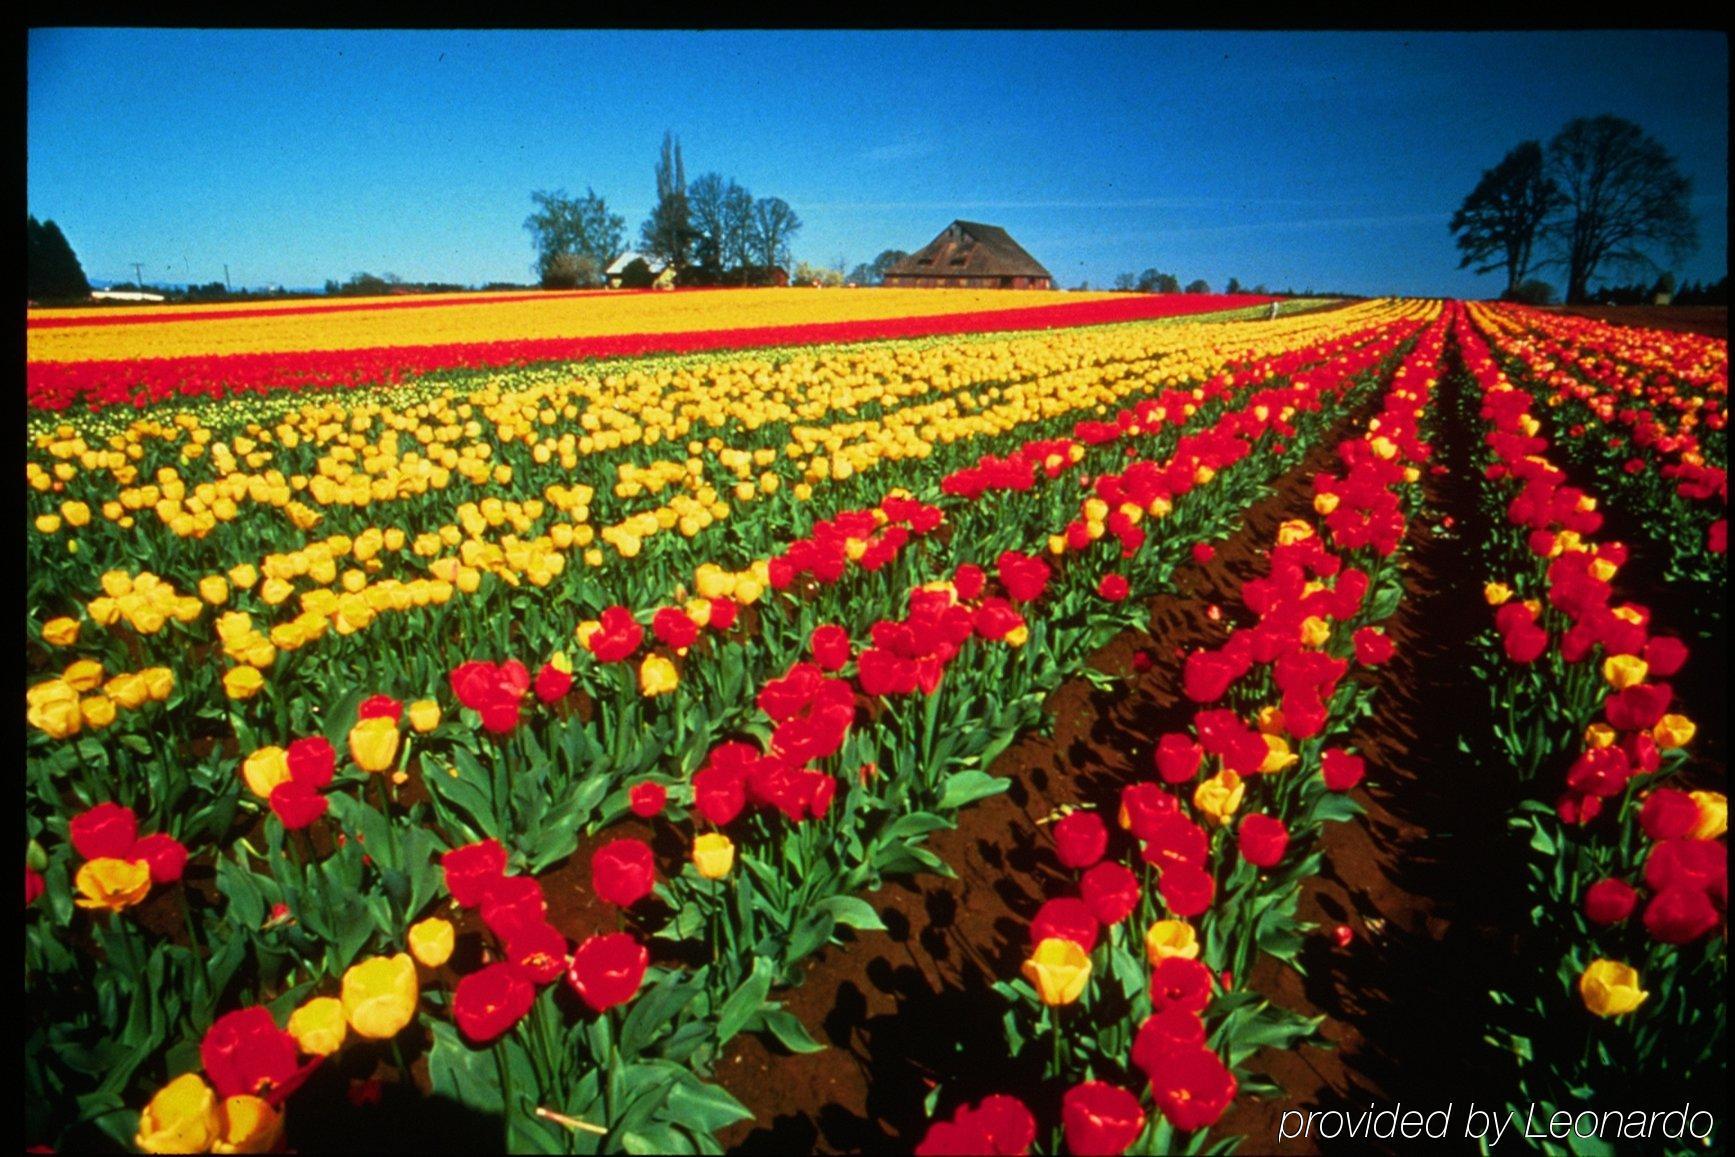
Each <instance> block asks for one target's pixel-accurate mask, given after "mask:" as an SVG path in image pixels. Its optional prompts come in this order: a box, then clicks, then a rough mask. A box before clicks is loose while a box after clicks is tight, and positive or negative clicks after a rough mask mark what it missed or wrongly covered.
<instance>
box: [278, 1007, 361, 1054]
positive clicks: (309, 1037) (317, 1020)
mask: <svg viewBox="0 0 1735 1157" xmlns="http://www.w3.org/2000/svg"><path fill="white" fill-rule="evenodd" d="M289 1035H290V1036H292V1037H294V1038H295V1043H296V1045H297V1046H298V1047H299V1048H300V1049H301V1051H302V1052H304V1053H306V1054H307V1055H308V1056H310V1057H328V1056H330V1055H331V1054H332V1053H335V1052H336V1051H337V1050H338V1049H340V1048H342V1047H343V1040H344V1037H346V1036H348V1035H349V1023H348V1020H347V1019H346V1017H345V1014H344V1010H343V1001H341V1000H339V999H337V997H335V996H316V997H314V998H313V999H312V1000H310V1001H308V1002H307V1003H306V1004H304V1005H302V1006H301V1007H300V1008H298V1009H296V1010H295V1011H294V1012H292V1013H290V1014H289Z"/></svg>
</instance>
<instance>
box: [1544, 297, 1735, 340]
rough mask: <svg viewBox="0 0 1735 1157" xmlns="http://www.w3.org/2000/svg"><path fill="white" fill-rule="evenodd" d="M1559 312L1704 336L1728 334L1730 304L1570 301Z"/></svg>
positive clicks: (1644, 327)
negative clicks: (1625, 303)
mask: <svg viewBox="0 0 1735 1157" xmlns="http://www.w3.org/2000/svg"><path fill="white" fill-rule="evenodd" d="M1560 312H1562V313H1570V314H1572V315H1573V316H1574V317H1592V318H1595V319H1596V320H1598V321H1606V322H1609V323H1610V324H1613V325H1630V326H1637V327H1639V328H1642V329H1662V330H1668V331H1669V332H1670V333H1697V334H1703V335H1704V336H1705V337H1716V338H1723V339H1725V340H1727V339H1728V337H1729V307H1728V306H1726V305H1568V306H1562V307H1561V310H1560Z"/></svg>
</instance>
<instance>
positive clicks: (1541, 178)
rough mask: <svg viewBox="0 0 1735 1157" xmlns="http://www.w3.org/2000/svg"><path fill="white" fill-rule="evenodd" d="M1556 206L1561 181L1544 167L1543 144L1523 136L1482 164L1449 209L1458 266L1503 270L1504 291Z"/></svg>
mask: <svg viewBox="0 0 1735 1157" xmlns="http://www.w3.org/2000/svg"><path fill="white" fill-rule="evenodd" d="M1560 206H1561V194H1560V186H1558V185H1557V184H1555V183H1554V182H1553V181H1552V180H1550V179H1549V177H1548V175H1547V173H1546V172H1545V171H1544V164H1543V158H1542V146H1541V145H1540V144H1539V143H1537V142H1536V141H1524V142H1523V143H1522V144H1520V145H1519V146H1518V147H1517V148H1515V149H1513V150H1512V151H1511V152H1509V153H1507V154H1506V156H1505V157H1503V158H1501V161H1500V163H1499V164H1498V165H1495V166H1494V167H1493V168H1492V169H1488V170H1485V171H1484V172H1483V174H1482V179H1481V180H1480V181H1478V182H1477V183H1476V187H1475V188H1474V189H1472V190H1470V193H1469V195H1468V196H1466V197H1465V198H1464V203H1463V204H1461V205H1459V206H1458V211H1457V212H1456V213H1453V214H1452V222H1451V226H1450V228H1451V230H1452V232H1453V233H1455V234H1457V236H1458V248H1459V250H1461V251H1462V252H1463V254H1464V256H1463V258H1462V259H1461V260H1460V261H1459V262H1458V268H1459V269H1467V268H1469V267H1470V266H1471V265H1474V264H1477V263H1478V262H1480V263H1481V264H1480V265H1478V266H1477V269H1476V272H1477V273H1492V272H1494V271H1495V270H1496V269H1500V268H1504V269H1505V270H1506V290H1505V295H1507V296H1509V295H1511V294H1512V292H1513V291H1514V290H1516V289H1517V288H1518V286H1519V285H1520V284H1521V283H1522V282H1523V281H1524V278H1525V276H1526V275H1527V274H1528V273H1529V272H1530V259H1531V253H1532V251H1533V250H1534V248H1535V245H1536V239H1537V237H1538V235H1539V234H1540V233H1541V231H1542V227H1543V223H1544V222H1545V221H1547V220H1548V218H1549V216H1550V215H1551V214H1552V213H1554V211H1555V210H1556V209H1558V208H1560Z"/></svg>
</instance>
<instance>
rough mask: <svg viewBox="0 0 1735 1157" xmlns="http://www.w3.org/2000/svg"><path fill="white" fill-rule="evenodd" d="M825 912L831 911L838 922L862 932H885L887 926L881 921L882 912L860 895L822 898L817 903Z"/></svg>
mask: <svg viewBox="0 0 1735 1157" xmlns="http://www.w3.org/2000/svg"><path fill="white" fill-rule="evenodd" d="M816 907H817V908H819V909H820V910H821V911H823V912H829V913H831V915H832V918H833V919H834V920H836V921H837V923H839V924H842V925H844V926H846V927H849V928H855V929H857V930H859V931H862V932H884V931H885V930H886V926H885V925H884V924H882V923H880V914H879V913H878V912H876V911H874V907H873V905H872V904H869V903H868V902H867V901H866V900H863V899H862V898H861V897H859V896H832V897H830V898H828V899H825V900H821V901H820V902H819V903H818V904H817V905H816Z"/></svg>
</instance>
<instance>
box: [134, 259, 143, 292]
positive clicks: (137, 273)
mask: <svg viewBox="0 0 1735 1157" xmlns="http://www.w3.org/2000/svg"><path fill="white" fill-rule="evenodd" d="M133 287H134V288H135V289H137V290H139V292H141V293H142V292H144V288H145V263H144V262H143V261H135V262H133Z"/></svg>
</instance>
